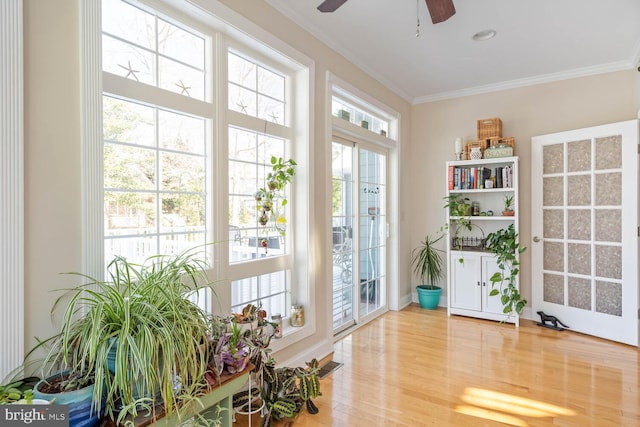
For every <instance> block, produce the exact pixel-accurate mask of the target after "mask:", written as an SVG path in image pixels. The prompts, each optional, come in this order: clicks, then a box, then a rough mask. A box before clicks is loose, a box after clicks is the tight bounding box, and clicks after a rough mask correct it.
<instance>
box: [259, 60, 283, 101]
mask: <svg viewBox="0 0 640 427" xmlns="http://www.w3.org/2000/svg"><path fill="white" fill-rule="evenodd" d="M284 82H285V80H284V77H283V76H281V75H279V74H276V73H274V72H272V71H269V70H267V69H265V68H262V67H258V92H260V93H262V94H265V95H268V96H270V97H271V98H274V99H276V100H278V101H282V102H284Z"/></svg>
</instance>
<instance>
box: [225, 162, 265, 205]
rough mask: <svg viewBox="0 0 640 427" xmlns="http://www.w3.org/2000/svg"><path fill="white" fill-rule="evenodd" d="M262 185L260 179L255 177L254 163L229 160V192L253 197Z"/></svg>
mask: <svg viewBox="0 0 640 427" xmlns="http://www.w3.org/2000/svg"><path fill="white" fill-rule="evenodd" d="M262 185H263V184H262V180H260V181H258V179H257V176H256V165H255V164H251V163H244V162H233V161H229V194H238V195H244V196H249V197H253V195H254V193H255V192H256V191H257V190H258V188H259V187H261V186H262Z"/></svg>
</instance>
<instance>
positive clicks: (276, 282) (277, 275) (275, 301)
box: [231, 271, 289, 316]
mask: <svg viewBox="0 0 640 427" xmlns="http://www.w3.org/2000/svg"><path fill="white" fill-rule="evenodd" d="M286 273H287V272H286V271H276V272H273V273H270V274H265V275H262V276H257V277H250V278H247V279H243V280H236V281H233V282H232V283H231V310H232V311H233V312H241V311H242V307H244V306H245V305H247V304H249V303H251V304H254V305H257V306H260V305H261V306H262V308H263V309H265V310H266V311H267V313H269V314H274V313H280V314H282V315H283V316H286V315H287V314H288V310H287V296H288V289H289V287H288V283H287V274H286Z"/></svg>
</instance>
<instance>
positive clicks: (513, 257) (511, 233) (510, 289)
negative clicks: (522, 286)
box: [487, 224, 527, 315]
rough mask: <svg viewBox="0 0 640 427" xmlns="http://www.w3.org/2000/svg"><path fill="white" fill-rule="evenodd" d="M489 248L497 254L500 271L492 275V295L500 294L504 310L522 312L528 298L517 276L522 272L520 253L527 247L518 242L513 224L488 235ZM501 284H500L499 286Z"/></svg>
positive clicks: (509, 313) (508, 313)
mask: <svg viewBox="0 0 640 427" xmlns="http://www.w3.org/2000/svg"><path fill="white" fill-rule="evenodd" d="M487 249H489V251H491V252H493V253H494V254H495V255H496V261H497V264H498V268H499V269H500V271H497V272H495V273H494V274H493V276H491V278H490V279H489V280H491V286H492V289H491V292H490V293H489V295H490V296H496V295H500V301H501V302H502V305H503V307H504V308H503V312H504V313H505V314H507V315H511V314H512V313H513V312H514V311H515V312H516V313H518V314H520V313H521V312H522V309H524V307H525V305H527V300H525V299H523V298H522V295H520V291H519V290H518V288H517V287H516V278H517V277H518V274H519V273H520V268H519V266H520V262H519V261H518V255H520V254H521V253H522V252H524V251H525V250H526V249H527V248H526V247H523V246H520V244H519V243H518V233H516V230H515V227H514V226H513V224H511V225H509V227H507V228H506V229H505V228H502V229H500V230H498V231H496V232H493V233H490V234H489V235H488V236H487ZM498 285H499V286H498Z"/></svg>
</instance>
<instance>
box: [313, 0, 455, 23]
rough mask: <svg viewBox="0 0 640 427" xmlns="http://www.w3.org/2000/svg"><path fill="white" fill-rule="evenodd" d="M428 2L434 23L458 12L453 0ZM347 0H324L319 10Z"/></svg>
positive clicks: (333, 9) (327, 10)
mask: <svg viewBox="0 0 640 427" xmlns="http://www.w3.org/2000/svg"><path fill="white" fill-rule="evenodd" d="M425 1H426V2H427V9H429V14H430V15H431V21H432V22H433V23H434V24H437V23H439V22H444V21H446V20H447V19H449V18H451V17H452V16H453V15H455V13H456V8H455V7H453V0H425ZM346 2H347V0H324V1H323V2H322V3H321V4H320V6H318V10H319V11H320V12H334V11H335V10H336V9H338V8H339V7H340V6H342V5H343V4H345V3H346Z"/></svg>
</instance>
